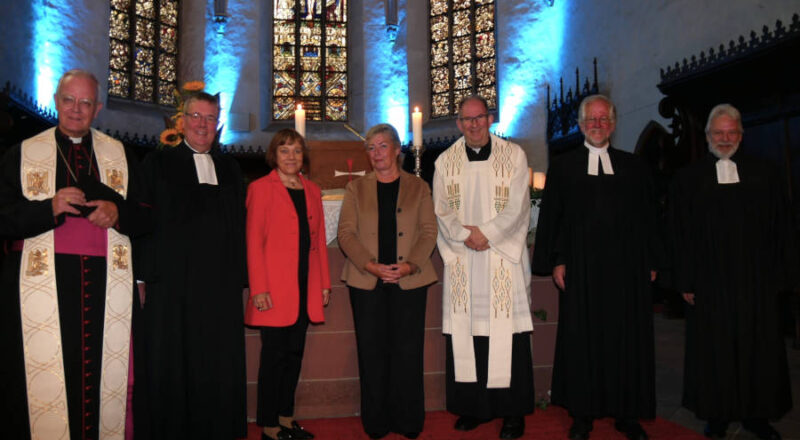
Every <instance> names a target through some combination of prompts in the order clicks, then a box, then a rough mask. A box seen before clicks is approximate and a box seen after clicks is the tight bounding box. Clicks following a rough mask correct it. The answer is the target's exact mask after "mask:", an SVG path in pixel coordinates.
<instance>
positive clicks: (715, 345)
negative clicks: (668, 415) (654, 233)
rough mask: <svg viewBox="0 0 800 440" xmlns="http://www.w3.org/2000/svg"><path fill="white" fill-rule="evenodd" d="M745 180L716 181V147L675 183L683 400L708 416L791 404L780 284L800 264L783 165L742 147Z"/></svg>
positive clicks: (754, 414)
mask: <svg viewBox="0 0 800 440" xmlns="http://www.w3.org/2000/svg"><path fill="white" fill-rule="evenodd" d="M732 160H733V161H734V162H735V163H736V166H737V171H738V174H739V180H740V182H739V183H734V184H718V183H717V174H716V165H715V164H716V158H713V157H711V156H710V155H709V156H708V157H706V158H704V159H701V160H699V161H698V162H696V163H694V164H692V165H689V166H688V167H686V168H684V169H682V170H681V171H679V172H678V174H677V175H676V176H675V180H674V181H673V184H672V187H671V197H670V225H671V236H672V243H673V245H674V247H673V256H674V258H673V260H674V263H673V266H674V270H675V284H676V285H675V288H676V289H677V290H678V291H679V292H691V293H694V294H695V306H694V307H689V308H688V309H689V312H688V314H687V331H686V357H685V364H684V387H683V391H684V393H683V404H684V406H686V407H687V408H689V409H690V410H692V411H694V412H695V413H696V414H697V416H698V417H700V418H702V419H719V420H729V421H730V420H742V419H745V418H773V417H779V416H781V415H782V414H783V413H785V412H786V411H787V410H788V409H789V408H791V406H792V398H791V390H790V388H789V375H788V369H787V360H786V349H785V346H784V341H783V337H782V335H781V329H780V322H781V313H780V310H779V301H778V293H779V291H780V290H781V289H782V288H783V287H784V286H786V287H789V286H791V285H792V284H793V283H792V280H793V278H794V276H792V275H790V274H791V272H792V271H794V270H797V258H796V254H795V252H796V248H795V243H796V241H795V240H794V231H793V230H792V227H791V223H790V216H789V213H788V209H787V204H786V202H785V199H784V192H783V190H782V187H781V182H780V179H779V178H778V176H779V173H777V172H776V170H774V169H772V168H771V167H770V166H769V165H768V164H767V163H766V162H764V161H763V160H761V159H756V158H748V157H746V156H744V155H742V154H736V155H735V156H734V157H733V158H732Z"/></svg>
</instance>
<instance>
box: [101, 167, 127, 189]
mask: <svg viewBox="0 0 800 440" xmlns="http://www.w3.org/2000/svg"><path fill="white" fill-rule="evenodd" d="M106 185H108V187H109V188H111V189H113V190H114V191H116V192H117V193H119V194H120V195H125V172H124V171H122V170H118V169H116V168H111V169H107V170H106Z"/></svg>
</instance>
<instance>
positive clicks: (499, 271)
mask: <svg viewBox="0 0 800 440" xmlns="http://www.w3.org/2000/svg"><path fill="white" fill-rule="evenodd" d="M511 286H512V283H511V270H509V269H507V268H506V267H505V266H504V265H503V260H500V266H499V267H497V268H495V270H494V274H492V309H493V310H494V317H495V318H497V313H498V312H500V313H502V312H505V313H506V318H509V317H510V315H511Z"/></svg>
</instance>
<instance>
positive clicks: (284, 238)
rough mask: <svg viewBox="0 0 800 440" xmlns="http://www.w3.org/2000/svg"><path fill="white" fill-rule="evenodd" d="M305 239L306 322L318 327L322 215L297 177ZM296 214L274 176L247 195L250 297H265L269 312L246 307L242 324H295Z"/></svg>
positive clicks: (324, 268)
mask: <svg viewBox="0 0 800 440" xmlns="http://www.w3.org/2000/svg"><path fill="white" fill-rule="evenodd" d="M301 181H302V182H303V189H305V195H306V211H307V213H308V226H309V232H310V233H311V247H310V251H309V254H308V316H309V318H310V320H311V322H315V323H316V322H323V321H325V317H324V315H323V313H322V307H323V306H322V289H330V287H331V280H330V274H329V272H328V247H327V244H326V243H325V215H324V213H323V211H322V196H321V193H320V189H319V187H318V186H317V185H315V184H314V183H312V182H311V181H310V180H307V179H306V178H305V177H302V176H301ZM298 235H299V228H298V224H297V212H296V211H295V208H294V203H292V199H291V197H290V196H289V192H288V191H287V190H286V187H285V186H283V183H281V179H280V177H279V176H278V172H277V171H272V172H271V173H269V174H268V175H266V176H264V177H262V178H260V179H258V180H256V181H254V182H253V183H251V184H250V187H249V188H248V189H247V269H248V273H249V277H250V297H251V298H252V297H253V296H254V295H257V294H260V293H264V292H269V294H270V297H271V298H272V308H271V309H269V310H265V311H263V312H259V311H258V309H256V308H255V306H254V305H253V301H252V300H251V301H248V302H247V308H246V310H245V318H244V320H245V323H246V324H248V325H254V326H268V327H285V326H289V325H292V324H294V323H295V322H296V321H297V316H298V308H299V304H300V295H299V288H298V285H297V260H298V258H299V257H298V252H299V250H298V248H297V245H298Z"/></svg>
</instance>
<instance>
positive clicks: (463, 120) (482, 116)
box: [458, 113, 489, 124]
mask: <svg viewBox="0 0 800 440" xmlns="http://www.w3.org/2000/svg"><path fill="white" fill-rule="evenodd" d="M488 117H489V114H487V113H482V114H480V115H478V116H472V117H459V118H458V120H459V121H461V123H462V124H472V123H473V122H481V121H482V120H485V119H486V118H488Z"/></svg>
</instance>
